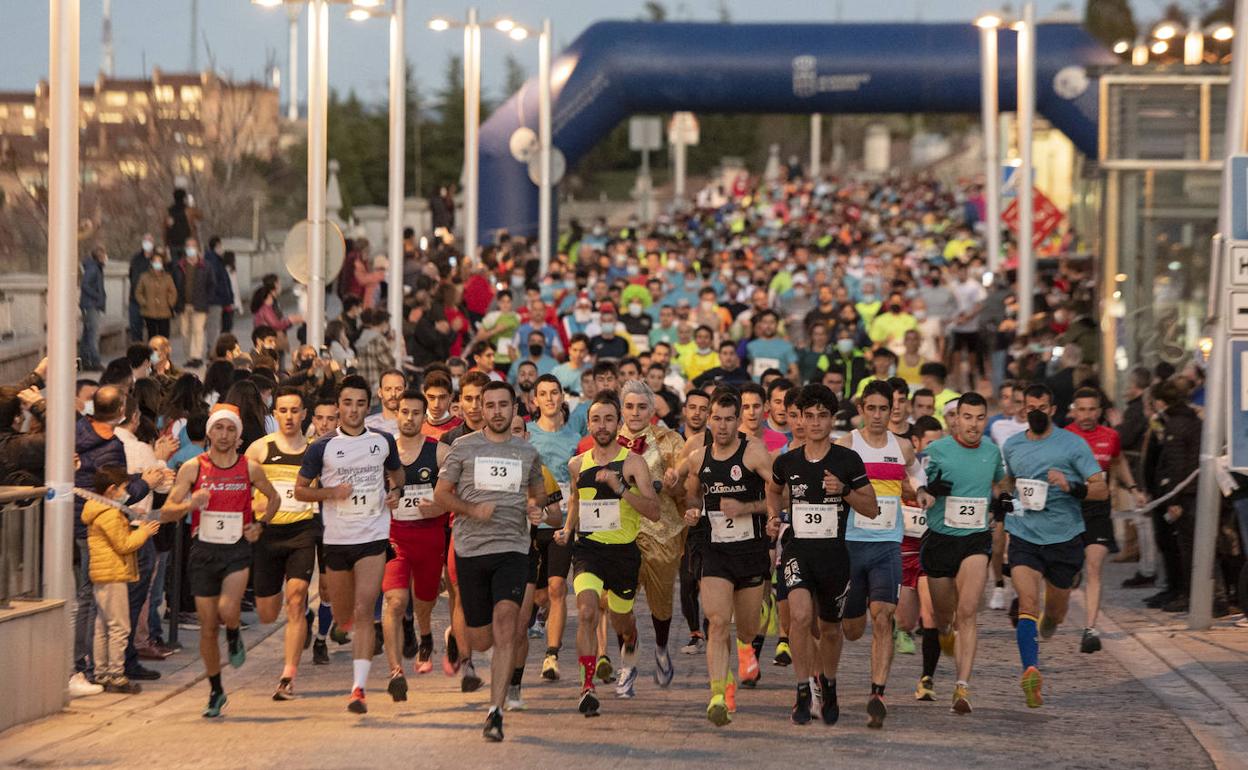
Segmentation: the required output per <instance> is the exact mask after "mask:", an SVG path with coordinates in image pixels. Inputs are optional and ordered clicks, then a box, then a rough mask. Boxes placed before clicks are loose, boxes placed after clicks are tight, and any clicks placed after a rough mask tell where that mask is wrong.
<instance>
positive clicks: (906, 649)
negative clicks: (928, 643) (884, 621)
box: [893, 628, 914, 655]
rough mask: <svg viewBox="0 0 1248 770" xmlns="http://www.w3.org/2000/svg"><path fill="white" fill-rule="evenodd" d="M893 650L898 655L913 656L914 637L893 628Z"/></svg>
mask: <svg viewBox="0 0 1248 770" xmlns="http://www.w3.org/2000/svg"><path fill="white" fill-rule="evenodd" d="M893 650H894V651H895V652H896V653H897V654H898V655H913V654H914V637H913V636H910V634H908V633H906V632H905V631H903V630H901V629H900V628H894V629H893Z"/></svg>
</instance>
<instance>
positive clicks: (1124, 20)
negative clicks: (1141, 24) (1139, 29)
mask: <svg viewBox="0 0 1248 770" xmlns="http://www.w3.org/2000/svg"><path fill="white" fill-rule="evenodd" d="M1083 26H1084V27H1085V28H1086V29H1087V30H1088V32H1090V33H1092V36H1093V37H1095V38H1097V39H1098V40H1100V41H1101V42H1102V43H1104V44H1105V45H1106V46H1107V47H1108V46H1112V45H1113V44H1114V43H1116V42H1118V41H1119V40H1134V39H1135V36H1136V26H1135V18H1134V16H1132V14H1131V4H1130V3H1129V2H1128V0H1088V4H1087V7H1086V8H1085V9H1084V14H1083Z"/></svg>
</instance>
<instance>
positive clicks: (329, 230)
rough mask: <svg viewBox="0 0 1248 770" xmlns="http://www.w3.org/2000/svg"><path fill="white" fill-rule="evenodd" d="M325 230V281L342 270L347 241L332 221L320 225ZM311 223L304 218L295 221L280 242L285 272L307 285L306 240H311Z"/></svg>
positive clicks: (328, 280) (336, 275)
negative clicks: (284, 240)
mask: <svg viewBox="0 0 1248 770" xmlns="http://www.w3.org/2000/svg"><path fill="white" fill-rule="evenodd" d="M321 227H323V228H324V230H325V283H330V282H331V281H333V280H334V279H335V278H337V277H338V271H340V270H342V263H343V260H344V259H346V256H347V243H346V241H345V240H344V239H343V237H342V230H340V229H338V225H336V224H334V223H333V222H325V223H323V224H322V225H321ZM311 234H312V223H311V222H309V221H308V220H306V219H304V220H301V221H300V222H297V223H296V224H295V226H294V227H292V228H290V232H289V233H287V234H286V242H285V243H284V244H282V261H283V262H285V263H286V272H288V273H290V277H291V278H294V279H295V280H296V281H298V282H299V283H301V284H303V285H304V286H307V285H308V283H309V281H310V280H311V278H312V276H311V271H310V270H309V267H308V263H309V260H308V241H309V240H311V239H310V236H311Z"/></svg>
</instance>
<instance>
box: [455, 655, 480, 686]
mask: <svg viewBox="0 0 1248 770" xmlns="http://www.w3.org/2000/svg"><path fill="white" fill-rule="evenodd" d="M460 674H462V676H460V679H459V691H460V692H476V691H477V690H480V689H481V677H479V676H477V668H476V666H474V665H472V661H471V660H465V661H464V663H463V665H462V666H460Z"/></svg>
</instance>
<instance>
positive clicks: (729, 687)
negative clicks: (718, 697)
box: [724, 673, 737, 714]
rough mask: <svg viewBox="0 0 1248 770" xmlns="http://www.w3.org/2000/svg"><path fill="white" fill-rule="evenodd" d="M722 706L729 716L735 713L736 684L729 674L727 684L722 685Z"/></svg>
mask: <svg viewBox="0 0 1248 770" xmlns="http://www.w3.org/2000/svg"><path fill="white" fill-rule="evenodd" d="M724 704H725V705H726V706H727V707H728V713H729V714H735V713H737V683H736V680H734V679H733V678H732V674H731V673H729V674H728V683H727V684H725V685H724Z"/></svg>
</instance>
